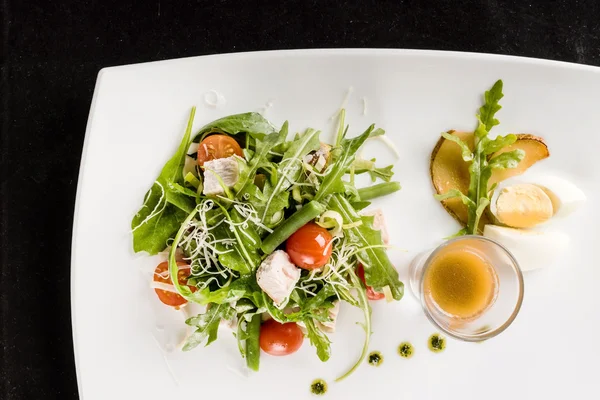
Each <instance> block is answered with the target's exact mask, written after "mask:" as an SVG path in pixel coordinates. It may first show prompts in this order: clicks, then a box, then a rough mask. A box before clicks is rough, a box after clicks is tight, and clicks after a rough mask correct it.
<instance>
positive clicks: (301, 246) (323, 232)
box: [285, 222, 333, 270]
mask: <svg viewBox="0 0 600 400" xmlns="http://www.w3.org/2000/svg"><path fill="white" fill-rule="evenodd" d="M332 241H333V238H332V237H331V234H330V233H329V232H328V231H327V229H325V228H321V227H320V226H319V225H317V224H315V223H314V222H309V223H308V224H306V225H304V226H303V227H302V228H300V229H298V230H297V231H296V232H294V233H293V234H292V236H290V237H289V239H288V240H287V242H286V243H285V249H286V251H287V253H288V255H289V256H290V259H291V261H292V262H293V263H294V264H295V265H296V266H298V267H300V268H304V269H308V270H311V269H316V268H321V267H322V266H323V265H325V264H327V261H329V257H330V256H331V250H332V247H333V243H332Z"/></svg>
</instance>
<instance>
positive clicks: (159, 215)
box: [131, 107, 196, 254]
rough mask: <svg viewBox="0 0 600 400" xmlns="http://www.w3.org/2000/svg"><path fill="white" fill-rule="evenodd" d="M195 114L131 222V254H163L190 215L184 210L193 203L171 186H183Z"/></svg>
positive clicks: (194, 110) (192, 114)
mask: <svg viewBox="0 0 600 400" xmlns="http://www.w3.org/2000/svg"><path fill="white" fill-rule="evenodd" d="M195 113H196V108H195V107H194V108H192V111H191V113H190V118H189V120H188V125H187V128H186V130H185V134H184V135H183V139H182V140H181V143H180V144H179V148H178V149H177V151H176V152H175V154H174V155H173V157H171V159H170V160H169V161H167V163H166V164H165V165H164V166H163V168H162V170H161V172H160V175H159V176H158V178H156V181H155V182H154V184H153V185H152V187H151V188H150V190H149V191H148V192H147V193H146V196H145V198H144V204H143V205H142V207H141V208H140V210H139V211H138V212H137V214H136V215H135V216H134V217H133V220H132V221H131V229H132V232H133V250H134V251H135V252H136V253H137V252H140V251H146V252H148V253H149V254H157V253H159V252H161V251H163V250H164V249H165V248H166V247H167V241H168V240H169V239H170V238H172V237H173V236H174V235H175V233H177V230H178V229H179V226H180V225H181V223H182V222H183V220H184V219H185V218H186V216H187V214H188V213H189V211H187V210H189V208H190V207H193V202H190V201H188V200H187V199H184V197H185V196H182V195H181V193H179V192H178V191H177V190H175V189H173V186H172V185H174V184H179V185H181V186H183V185H184V179H183V173H182V171H183V166H184V165H185V157H186V152H187V149H188V148H189V145H190V137H191V133H192V124H193V122H194V115H195Z"/></svg>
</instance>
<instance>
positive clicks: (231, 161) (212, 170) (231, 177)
mask: <svg viewBox="0 0 600 400" xmlns="http://www.w3.org/2000/svg"><path fill="white" fill-rule="evenodd" d="M238 159H239V158H238V157H237V156H231V157H227V158H218V159H216V160H211V161H206V162H205V163H204V165H203V167H204V188H203V190H202V193H204V194H205V195H206V196H217V195H222V194H225V190H224V189H223V187H222V186H221V182H219V178H220V179H221V181H223V185H225V186H226V187H232V186H233V185H235V184H236V183H237V181H238V179H239V175H240V168H239V165H238ZM217 175H218V177H217Z"/></svg>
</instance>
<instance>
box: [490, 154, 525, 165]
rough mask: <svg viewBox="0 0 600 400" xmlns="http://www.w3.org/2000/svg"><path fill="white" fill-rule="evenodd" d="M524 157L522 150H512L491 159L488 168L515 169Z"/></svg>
mask: <svg viewBox="0 0 600 400" xmlns="http://www.w3.org/2000/svg"><path fill="white" fill-rule="evenodd" d="M524 157H525V152H524V151H523V150H521V149H517V150H512V151H508V152H506V153H502V154H499V155H497V156H495V157H493V158H492V159H491V160H490V161H489V164H488V165H489V168H495V169H505V168H516V167H517V165H519V162H521V160H522V159H523V158H524Z"/></svg>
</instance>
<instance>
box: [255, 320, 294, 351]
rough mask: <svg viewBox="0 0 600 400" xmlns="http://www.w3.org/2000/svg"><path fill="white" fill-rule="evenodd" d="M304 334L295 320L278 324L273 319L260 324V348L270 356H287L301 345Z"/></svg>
mask: <svg viewBox="0 0 600 400" xmlns="http://www.w3.org/2000/svg"><path fill="white" fill-rule="evenodd" d="M303 341H304V335H303V334H302V331H301V330H300V327H299V326H298V324H296V323H295V322H288V323H285V324H280V323H279V322H277V321H275V320H274V319H270V320H268V321H265V322H264V323H263V324H262V325H261V326H260V339H259V342H260V348H261V349H263V351H264V352H265V353H267V354H270V355H272V356H287V355H289V354H292V353H295V352H296V351H298V349H299V348H300V347H301V346H302V342H303Z"/></svg>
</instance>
